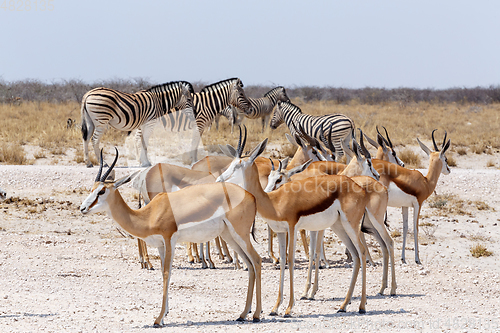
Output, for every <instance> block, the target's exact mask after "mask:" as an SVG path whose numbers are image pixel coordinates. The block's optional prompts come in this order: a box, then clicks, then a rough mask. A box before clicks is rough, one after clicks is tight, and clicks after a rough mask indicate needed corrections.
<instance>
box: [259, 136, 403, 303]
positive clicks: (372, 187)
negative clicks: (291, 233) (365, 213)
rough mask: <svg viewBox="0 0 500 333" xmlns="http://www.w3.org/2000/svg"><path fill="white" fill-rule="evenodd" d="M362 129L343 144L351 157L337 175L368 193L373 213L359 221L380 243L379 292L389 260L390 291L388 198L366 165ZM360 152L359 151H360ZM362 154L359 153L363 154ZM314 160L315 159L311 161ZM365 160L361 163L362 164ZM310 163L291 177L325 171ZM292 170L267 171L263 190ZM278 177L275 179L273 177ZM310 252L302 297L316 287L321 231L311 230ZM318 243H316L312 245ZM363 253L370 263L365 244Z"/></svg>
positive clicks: (391, 248)
mask: <svg viewBox="0 0 500 333" xmlns="http://www.w3.org/2000/svg"><path fill="white" fill-rule="evenodd" d="M362 134H363V133H362V132H361V140H360V145H361V146H359V145H358V144H357V142H356V141H355V140H353V149H354V151H351V149H350V148H349V147H348V146H347V145H344V146H343V149H344V152H345V153H346V154H348V155H349V156H350V157H351V162H350V163H349V165H348V166H347V168H346V169H345V170H343V171H342V172H341V173H339V174H340V175H348V176H349V177H351V179H352V180H353V181H355V182H356V183H357V184H358V185H360V186H361V187H362V188H363V189H364V190H365V192H366V195H367V196H368V198H369V200H368V204H367V209H368V210H369V211H370V212H371V213H372V215H373V216H374V217H375V219H372V218H369V217H365V220H364V222H363V228H362V231H363V233H369V234H371V235H373V236H374V237H375V239H376V240H377V241H378V243H379V244H380V247H381V249H382V255H383V274H382V286H381V289H380V291H379V293H380V294H383V292H384V290H385V289H386V288H387V285H388V283H387V281H388V270H389V267H388V265H389V260H390V262H391V277H392V284H391V292H390V293H391V295H395V294H396V288H397V285H396V271H395V266H394V242H393V240H392V238H391V236H390V235H389V233H388V232H387V229H386V227H385V225H384V214H385V211H386V209H387V201H388V194H387V189H386V188H385V186H383V185H382V184H381V183H379V182H378V181H377V180H376V179H375V178H377V179H378V177H379V174H378V173H377V172H376V171H374V170H373V169H372V168H369V167H367V166H368V162H369V160H370V154H369V153H368V151H367V150H366V148H364V143H363V140H362ZM361 152H363V154H362V153H361ZM362 155H363V156H364V157H363V156H362ZM315 163H316V162H315ZM317 163H322V162H317ZM327 163H335V162H327ZM363 164H365V166H363ZM310 169H311V167H309V168H307V169H306V170H305V171H303V172H301V173H297V174H296V176H294V180H301V179H306V178H309V177H317V176H325V175H327V174H326V173H324V172H322V171H321V169H319V168H316V169H314V168H313V169H311V170H310ZM291 173H292V172H291V171H290V172H286V171H281V174H280V175H273V176H274V177H272V176H271V175H270V176H269V178H270V179H269V183H268V187H267V188H266V190H265V191H266V192H270V191H273V190H274V189H276V188H279V187H280V186H282V185H283V184H284V183H286V182H288V181H290V174H291ZM277 180H279V181H277ZM363 233H361V234H360V238H361V241H362V242H363V244H364V246H365V247H366V240H365V238H364V236H363ZM310 239H311V242H310V250H309V251H310V253H311V254H310V256H309V270H308V277H307V283H306V289H305V291H304V293H303V294H302V297H301V298H302V299H313V298H314V295H315V293H316V291H317V290H318V270H317V269H318V267H319V266H317V265H316V266H315V283H314V287H313V289H310V288H311V274H312V265H313V262H314V263H316V259H315V258H317V257H318V252H319V256H320V260H324V261H325V262H326V259H325V258H324V249H323V248H322V246H320V245H322V243H323V231H319V232H311V235H310ZM316 246H318V247H316ZM366 253H367V261H369V262H370V263H371V264H373V261H372V260H371V257H369V251H368V248H367V247H366Z"/></svg>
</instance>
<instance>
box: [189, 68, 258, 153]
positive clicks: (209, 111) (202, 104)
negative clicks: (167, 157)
mask: <svg viewBox="0 0 500 333" xmlns="http://www.w3.org/2000/svg"><path fill="white" fill-rule="evenodd" d="M229 105H232V106H233V107H236V108H239V109H241V110H243V111H244V112H252V106H251V104H250V102H249V101H248V99H247V97H246V96H245V92H244V91H243V83H242V82H241V80H240V79H239V78H231V79H227V80H222V81H219V82H216V83H213V84H211V85H208V86H206V87H204V88H203V89H201V91H200V92H199V93H195V94H194V95H193V111H194V116H195V120H196V127H197V129H198V134H199V135H195V136H193V141H192V146H191V152H192V156H191V158H192V161H193V162H194V161H196V160H197V153H198V152H197V151H198V145H199V143H200V139H201V136H202V135H203V132H204V131H205V128H207V127H208V126H209V125H210V124H212V122H213V121H214V118H215V117H216V115H217V114H218V113H221V112H222V111H223V110H224V109H225V108H226V107H228V106H229Z"/></svg>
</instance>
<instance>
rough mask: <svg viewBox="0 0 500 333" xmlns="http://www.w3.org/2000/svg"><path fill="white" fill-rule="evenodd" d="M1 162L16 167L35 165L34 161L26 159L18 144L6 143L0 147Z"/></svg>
mask: <svg viewBox="0 0 500 333" xmlns="http://www.w3.org/2000/svg"><path fill="white" fill-rule="evenodd" d="M0 162H1V163H6V164H14V165H22V164H33V161H31V160H28V159H27V158H26V156H25V153H24V149H23V147H21V145H20V144H19V143H18V142H13V143H12V142H11V143H7V142H5V141H4V142H2V144H1V145H0Z"/></svg>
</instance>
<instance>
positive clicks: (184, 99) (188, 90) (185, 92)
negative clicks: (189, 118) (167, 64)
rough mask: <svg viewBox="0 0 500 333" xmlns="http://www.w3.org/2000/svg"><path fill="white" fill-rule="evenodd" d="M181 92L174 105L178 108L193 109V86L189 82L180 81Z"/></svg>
mask: <svg viewBox="0 0 500 333" xmlns="http://www.w3.org/2000/svg"><path fill="white" fill-rule="evenodd" d="M179 88H180V94H179V98H178V99H177V103H176V104H175V105H174V108H175V109H176V110H186V109H188V110H191V112H192V110H193V94H194V90H193V86H192V85H191V83H189V82H185V81H180V82H179Z"/></svg>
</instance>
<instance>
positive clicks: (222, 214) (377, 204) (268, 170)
mask: <svg viewBox="0 0 500 333" xmlns="http://www.w3.org/2000/svg"><path fill="white" fill-rule="evenodd" d="M384 129H385V128H384ZM377 132H378V135H377V139H376V140H372V139H370V138H368V137H367V136H366V135H365V134H363V133H362V131H361V130H359V139H358V140H357V139H356V133H353V134H352V135H351V136H349V137H352V143H351V142H349V141H350V140H348V139H346V140H344V141H343V142H342V148H343V150H344V152H345V153H346V155H347V157H348V158H347V160H348V161H349V162H348V164H347V165H345V164H341V163H338V162H335V161H334V158H335V151H334V150H335V147H334V145H333V144H332V143H331V140H328V139H326V136H325V140H324V141H323V143H324V145H325V146H326V147H325V146H324V145H322V144H320V143H319V142H318V141H317V140H316V139H315V138H312V137H311V136H309V135H307V134H306V133H305V131H303V129H302V128H301V127H300V126H298V129H297V131H296V133H295V134H294V137H292V136H290V135H288V134H287V135H286V136H287V139H288V140H289V141H290V142H291V143H293V144H294V145H296V146H297V147H298V149H297V152H296V153H295V155H294V156H293V158H292V159H291V160H289V159H285V160H275V159H270V158H264V157H262V156H260V155H261V154H262V153H263V152H264V151H265V149H266V145H267V143H268V139H265V140H264V141H262V142H261V143H259V144H258V145H257V146H256V147H254V148H253V149H252V150H251V151H249V152H248V151H246V150H245V145H246V141H247V131H246V127H243V130H242V128H241V127H240V131H239V133H240V134H239V141H238V146H237V147H236V148H235V147H233V146H231V145H229V144H227V145H219V147H220V149H221V151H222V152H223V153H224V155H225V156H208V157H205V158H203V159H202V160H200V161H198V162H197V163H195V164H194V165H193V166H192V168H191V169H187V168H183V167H179V166H175V165H171V164H167V163H158V164H156V165H153V166H152V167H149V168H147V169H144V170H142V171H137V172H135V173H133V174H130V175H128V176H125V177H123V178H121V179H118V180H116V181H115V180H114V179H113V177H110V175H112V174H113V173H111V172H112V170H113V167H114V166H115V164H116V162H117V160H118V150H116V156H115V159H114V161H113V163H112V164H111V166H110V167H109V168H108V169H107V171H106V172H105V173H104V175H102V173H103V164H102V161H103V159H102V150H101V158H100V161H101V165H100V168H99V171H98V174H97V177H96V179H95V182H94V185H93V186H92V190H91V193H90V195H89V196H88V197H87V198H86V199H85V201H84V202H83V203H82V205H81V207H80V210H81V212H82V213H83V214H88V213H96V212H107V213H108V214H109V216H110V217H111V218H112V219H113V220H115V221H116V222H117V223H118V224H119V225H120V226H121V228H123V229H124V230H125V231H126V232H127V233H129V234H130V235H132V236H134V237H136V238H137V239H138V242H139V257H140V260H141V265H142V267H143V268H151V267H152V266H151V263H150V262H149V258H148V255H147V249H146V244H147V245H150V246H153V247H156V248H157V249H158V251H159V254H160V258H161V266H162V273H163V302H162V308H161V311H160V314H159V315H158V317H157V318H156V320H155V323H154V324H155V326H162V325H163V321H164V318H165V316H166V314H167V313H168V286H169V280H170V276H171V269H172V261H173V258H174V250H175V245H176V243H177V242H191V243H194V244H196V243H199V244H203V243H207V244H208V242H210V241H211V240H213V239H215V238H220V239H218V242H217V243H218V244H219V243H222V244H223V247H224V245H225V244H226V243H227V244H228V245H229V246H230V247H231V248H232V249H233V250H234V254H235V258H234V261H235V262H238V257H239V258H241V259H242V260H243V262H244V264H245V265H246V268H247V269H248V275H249V281H248V290H247V298H246V304H245V308H244V310H243V312H242V313H241V315H240V316H239V317H238V320H240V321H243V320H245V318H246V316H247V315H248V313H249V312H250V309H251V304H252V299H253V294H254V288H255V295H256V307H255V311H254V313H253V321H254V322H258V321H260V315H261V312H262V304H261V265H262V260H261V256H260V255H259V253H258V252H257V251H256V250H255V248H254V246H253V244H252V242H251V238H252V237H253V238H255V236H254V228H255V226H254V224H255V218H256V216H259V217H260V218H262V219H263V220H264V221H266V222H267V224H268V227H269V245H270V246H269V251H268V252H269V256H270V257H271V258H273V261H274V262H275V263H278V262H279V265H280V284H279V289H278V297H277V300H276V304H275V305H274V307H273V308H272V310H271V315H277V313H278V309H279V307H280V305H281V303H282V301H283V289H284V279H285V264H287V263H288V268H289V278H290V293H289V295H291V296H290V300H289V302H288V307H287V308H286V310H285V313H284V316H285V317H288V316H290V315H291V312H292V308H293V305H294V296H293V295H294V283H293V276H294V275H293V274H294V260H295V252H296V251H295V246H296V239H297V231H300V234H301V236H302V241H303V243H304V247H305V248H306V249H307V247H309V249H308V251H306V253H308V256H309V267H308V274H307V283H306V286H305V290H304V292H303V294H302V298H307V299H312V298H313V297H314V295H315V293H316V291H317V290H318V272H319V271H318V268H319V264H320V262H321V260H324V249H323V233H324V231H325V229H327V228H331V229H332V230H333V231H334V232H335V234H336V235H337V236H338V238H339V239H340V240H341V241H342V242H343V244H344V245H345V247H346V248H347V249H348V251H349V254H350V256H351V257H352V260H353V272H352V278H351V282H350V285H349V289H348V292H347V295H346V297H345V299H344V301H343V303H342V304H341V305H340V309H339V310H338V311H339V312H345V311H346V307H347V305H348V304H349V302H350V300H351V297H352V294H353V290H354V287H355V284H356V280H357V277H358V273H359V270H360V269H361V284H362V288H361V302H360V305H359V312H360V313H364V312H365V311H366V309H365V304H366V262H367V261H368V262H372V259H371V257H370V254H369V253H368V248H367V245H366V241H365V237H364V233H368V234H370V235H372V236H374V238H375V239H376V240H377V242H378V243H379V244H380V247H381V249H382V254H383V275H382V285H381V288H380V291H379V293H380V294H383V293H384V291H385V289H386V288H387V287H388V275H389V274H388V271H389V262H390V266H391V285H390V294H391V295H395V294H396V287H397V286H396V274H395V263H394V242H393V240H392V238H391V236H390V235H389V233H388V231H387V229H386V225H385V224H384V222H385V221H384V220H385V214H386V210H387V207H388V206H391V207H401V208H402V215H403V246H402V249H403V250H402V261H403V262H405V243H406V234H407V231H408V207H412V208H413V211H414V214H413V227H414V231H415V232H414V237H415V261H416V262H417V263H418V264H420V259H419V251H418V219H419V213H420V208H421V207H422V203H423V201H424V200H425V199H427V198H428V197H429V195H430V194H431V193H432V192H433V191H434V189H435V187H436V184H437V181H438V178H439V175H440V174H441V173H443V174H448V173H449V172H450V170H449V168H448V165H447V160H446V156H445V153H446V151H447V150H448V149H449V147H450V140H448V141H446V139H447V138H446V134H445V136H444V139H443V142H442V144H441V148H439V147H438V145H437V144H436V140H435V138H434V132H435V130H434V131H433V132H432V135H431V137H432V142H433V146H434V151H431V150H430V149H429V148H428V147H427V146H425V145H424V144H423V143H422V142H421V141H420V140H418V138H417V141H418V143H419V145H420V147H421V148H422V150H424V152H425V153H427V155H428V156H429V169H428V173H427V175H426V176H423V175H422V174H421V173H420V172H419V171H416V170H409V169H406V168H405V167H404V165H403V163H402V162H401V160H400V159H399V158H398V157H397V156H396V152H395V151H394V149H393V145H392V142H391V141H390V139H389V136H388V134H387V131H386V132H385V135H386V136H385V137H384V136H383V135H382V134H381V133H380V132H379V131H378V129H377ZM328 137H331V136H328ZM365 140H368V142H369V143H370V144H372V145H373V146H375V147H376V149H377V155H376V157H375V158H372V157H371V155H370V153H369V152H368V150H367V148H366V147H365V144H364V141H365ZM132 179H133V180H134V181H133V187H134V188H136V189H137V190H139V192H140V197H142V198H143V200H144V202H145V205H144V206H143V207H141V208H139V209H137V210H134V209H132V208H130V207H129V206H128V205H127V204H126V202H125V201H124V200H123V198H122V196H121V195H120V191H119V190H118V188H119V187H120V186H121V185H123V184H126V183H128V182H129V181H131V180H132ZM306 231H308V232H309V239H310V242H309V245H307V240H306V234H305V233H306ZM273 233H276V234H277V238H278V242H279V259H278V258H276V257H275V256H274V254H273V252H272V243H271V242H272V238H273ZM207 248H208V246H207ZM188 251H189V253H191V245H190V246H188ZM195 252H196V251H195ZM200 252H201V254H202V255H203V251H200ZM205 252H206V254H208V255H205V258H206V259H207V260H208V261H209V264H208V265H207V264H204V265H207V266H210V267H213V263H211V261H210V259H209V258H210V256H209V251H205ZM224 252H225V254H226V255H228V256H229V251H228V250H227V248H226V250H225V251H224ZM221 253H222V252H221ZM190 260H193V259H192V257H190ZM313 268H314V274H315V275H314V283H313V284H312V283H311V280H312V271H313ZM311 285H312V287H311Z"/></svg>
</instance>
